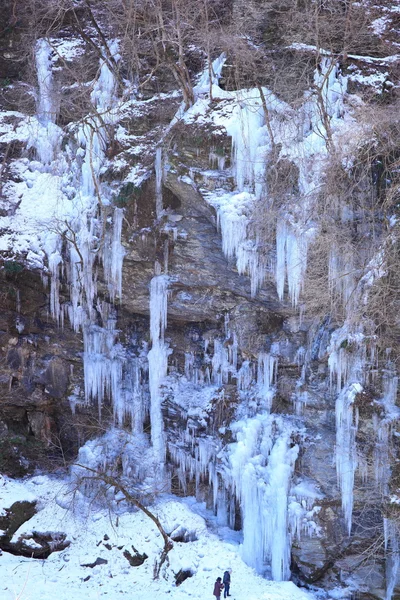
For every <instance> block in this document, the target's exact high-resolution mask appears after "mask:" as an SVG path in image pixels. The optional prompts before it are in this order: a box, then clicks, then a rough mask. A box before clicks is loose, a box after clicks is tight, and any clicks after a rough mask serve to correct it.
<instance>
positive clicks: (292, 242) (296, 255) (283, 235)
mask: <svg viewBox="0 0 400 600" xmlns="http://www.w3.org/2000/svg"><path fill="white" fill-rule="evenodd" d="M307 246H308V242H307V237H306V235H304V234H298V233H295V232H294V230H293V228H292V226H291V225H289V223H287V222H286V221H284V220H279V221H278V223H277V227H276V288H277V292H278V296H279V299H280V300H282V299H283V294H284V288H285V280H286V279H287V282H288V291H289V298H290V300H291V302H292V305H293V306H295V307H296V306H297V305H298V302H299V298H300V292H301V289H302V286H303V281H304V275H305V272H306V268H307Z"/></svg>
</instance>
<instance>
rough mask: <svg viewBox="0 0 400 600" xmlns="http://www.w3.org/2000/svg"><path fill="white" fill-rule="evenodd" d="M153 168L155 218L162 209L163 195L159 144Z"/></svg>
mask: <svg viewBox="0 0 400 600" xmlns="http://www.w3.org/2000/svg"><path fill="white" fill-rule="evenodd" d="M154 169H155V172H156V216H157V219H159V218H160V217H161V213H162V211H163V195H162V180H163V166H162V149H161V146H158V147H157V150H156V160H155V163H154Z"/></svg>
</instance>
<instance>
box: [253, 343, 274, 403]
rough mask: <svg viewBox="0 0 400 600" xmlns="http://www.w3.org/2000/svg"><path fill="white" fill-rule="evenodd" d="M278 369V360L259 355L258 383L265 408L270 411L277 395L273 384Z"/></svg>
mask: <svg viewBox="0 0 400 600" xmlns="http://www.w3.org/2000/svg"><path fill="white" fill-rule="evenodd" d="M276 368H277V359H276V358H275V357H274V356H271V355H270V354H266V353H265V352H260V354H259V355H258V367H257V383H258V387H259V391H260V395H261V398H262V399H263V400H264V402H265V406H264V407H263V408H265V409H266V410H268V411H270V410H271V406H272V400H273V397H274V394H275V389H274V388H273V386H272V382H273V380H274V375H275V371H276Z"/></svg>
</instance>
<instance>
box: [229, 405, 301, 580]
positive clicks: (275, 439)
mask: <svg viewBox="0 0 400 600" xmlns="http://www.w3.org/2000/svg"><path fill="white" fill-rule="evenodd" d="M274 427H275V428H276V429H277V431H276V432H274ZM233 430H234V431H235V433H236V437H237V443H235V444H232V447H231V451H230V454H229V463H230V467H231V469H230V473H229V482H230V486H231V490H232V492H234V493H235V494H236V497H237V498H238V499H239V501H240V505H241V511H242V515H243V546H242V556H243V558H244V560H245V561H246V562H247V563H248V564H250V565H251V566H253V567H254V568H255V569H256V570H257V571H258V572H259V573H264V572H265V570H266V564H269V565H270V569H271V576H272V578H273V579H274V580H275V581H283V580H285V579H288V578H289V574H290V571H289V568H290V548H291V534H290V531H289V527H288V495H289V489H290V484H291V479H292V475H293V469H294V464H295V461H296V458H297V456H298V451H299V448H298V446H297V445H295V444H292V443H291V434H292V430H291V428H290V426H289V425H288V424H284V422H283V421H281V420H280V419H278V418H277V417H274V416H272V415H269V414H267V413H266V414H264V415H257V416H256V417H255V418H253V419H250V420H247V421H245V422H239V423H237V424H236V425H235V427H234V429H233Z"/></svg>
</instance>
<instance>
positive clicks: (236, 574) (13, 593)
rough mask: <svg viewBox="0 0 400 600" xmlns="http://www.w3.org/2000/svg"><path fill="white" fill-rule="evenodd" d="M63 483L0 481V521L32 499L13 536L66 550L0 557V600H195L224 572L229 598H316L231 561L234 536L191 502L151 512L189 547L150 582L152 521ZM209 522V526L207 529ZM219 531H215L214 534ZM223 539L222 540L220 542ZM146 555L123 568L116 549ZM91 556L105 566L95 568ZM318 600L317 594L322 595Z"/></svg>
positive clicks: (154, 550) (176, 552)
mask: <svg viewBox="0 0 400 600" xmlns="http://www.w3.org/2000/svg"><path fill="white" fill-rule="evenodd" d="M68 490H69V481H68V480H67V479H55V478H52V477H47V476H36V477H33V478H31V479H28V480H25V481H15V480H11V479H7V478H4V477H1V478H0V515H1V514H4V509H6V508H9V507H10V506H11V505H12V504H13V503H14V502H16V501H23V500H27V501H30V502H32V501H35V500H36V501H37V508H38V512H37V514H36V515H35V516H34V517H33V518H32V519H30V520H29V521H27V522H26V523H25V524H24V525H22V526H21V527H20V529H19V530H18V531H17V532H16V533H15V534H14V537H13V541H16V540H17V539H18V538H19V537H20V536H22V535H26V536H29V534H31V533H32V532H33V531H36V532H42V533H45V532H52V533H65V534H66V536H67V540H68V541H70V545H69V546H68V548H66V549H65V550H62V551H61V552H54V553H52V554H51V555H50V556H49V558H47V559H43V560H42V559H30V558H25V557H21V556H14V555H12V554H8V553H6V552H3V554H1V555H0V574H1V578H0V598H1V599H2V600H16V599H17V598H18V600H54V599H57V600H71V599H72V598H85V600H98V598H112V599H114V598H115V599H117V598H130V599H135V600H151V599H153V598H159V599H160V600H161V599H168V598H175V599H177V600H179V599H181V600H184V599H188V598H190V599H191V600H203V599H204V598H209V599H210V600H211V599H212V598H213V595H212V592H213V585H214V582H215V579H216V578H217V577H218V576H221V577H222V575H223V572H224V571H225V570H226V569H227V568H228V567H230V568H232V585H231V593H232V597H233V599H234V600H312V598H317V597H320V596H319V595H318V594H315V595H313V594H311V593H310V592H306V591H304V590H300V589H298V588H297V587H296V586H295V585H294V584H293V583H291V582H282V583H277V582H272V581H267V580H266V579H263V578H262V577H260V576H259V575H257V574H256V573H255V571H254V570H253V569H251V568H250V567H248V566H247V565H245V563H244V562H243V561H242V559H241V558H240V555H239V542H238V541H237V540H235V534H234V532H231V535H230V536H228V537H225V536H222V535H218V532H217V530H216V529H215V528H214V527H212V513H211V512H209V511H207V510H206V509H205V507H204V505H202V504H198V503H196V501H195V500H194V498H186V499H184V500H182V499H178V498H174V497H172V496H166V497H163V498H159V499H158V500H157V501H156V503H155V504H154V506H153V507H152V510H153V512H154V513H155V514H156V515H157V516H158V517H159V519H160V521H161V523H162V525H163V526H164V528H165V529H166V531H167V532H168V533H172V532H173V531H176V530H177V529H178V528H184V529H185V530H186V531H187V532H188V533H189V534H190V535H189V537H191V538H197V539H196V540H195V541H191V542H186V543H184V542H174V547H173V549H172V551H171V552H170V553H169V555H168V556H169V564H168V565H167V566H165V567H163V569H162V570H161V576H160V578H159V579H158V580H153V567H154V561H155V559H156V558H158V557H159V555H160V552H161V549H162V546H163V540H162V537H161V535H160V533H159V532H158V531H157V529H156V527H155V525H154V524H153V522H152V521H151V520H150V519H149V518H148V517H147V516H146V515H144V514H143V513H142V512H139V511H135V512H134V511H130V510H129V509H128V508H126V510H125V511H123V510H120V511H119V512H118V514H116V513H115V512H112V511H109V510H108V509H107V508H106V507H105V508H99V507H96V506H94V505H93V503H92V501H90V500H87V499H86V498H85V497H84V496H83V495H82V494H80V493H75V495H71V494H70V493H69V491H68ZM209 519H210V520H211V529H212V530H215V533H214V532H212V531H211V529H210V527H208V526H207V523H208V524H209V525H210V522H209ZM221 533H222V532H220V534H221ZM222 538H223V539H222ZM132 546H134V547H135V548H136V549H137V550H138V552H140V553H146V554H147V555H148V559H147V560H145V562H144V563H143V565H141V566H139V567H131V566H130V564H129V562H128V560H127V559H126V558H125V557H124V555H123V553H124V550H128V551H129V552H130V553H131V554H134V551H133V549H132ZM97 558H101V559H104V560H105V561H107V562H106V563H103V564H99V565H98V566H95V567H88V566H82V565H88V564H92V563H94V562H95V561H96V559H97ZM181 569H182V570H190V571H192V573H193V576H192V577H190V578H188V579H186V580H185V581H184V582H183V583H182V584H181V585H179V586H176V584H175V577H174V575H175V574H176V573H178V572H179V571H180V570H181ZM324 597H325V596H324Z"/></svg>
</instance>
